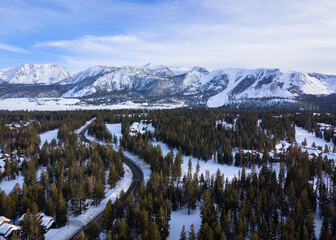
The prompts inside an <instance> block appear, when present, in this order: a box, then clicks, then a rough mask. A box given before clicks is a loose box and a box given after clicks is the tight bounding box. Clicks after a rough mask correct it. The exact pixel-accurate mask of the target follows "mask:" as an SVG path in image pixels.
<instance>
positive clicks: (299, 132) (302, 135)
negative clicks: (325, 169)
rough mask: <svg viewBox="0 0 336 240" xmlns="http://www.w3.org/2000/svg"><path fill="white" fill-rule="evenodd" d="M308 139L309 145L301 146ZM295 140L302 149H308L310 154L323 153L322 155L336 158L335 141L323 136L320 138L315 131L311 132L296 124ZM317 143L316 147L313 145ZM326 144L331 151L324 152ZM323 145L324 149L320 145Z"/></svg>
mask: <svg viewBox="0 0 336 240" xmlns="http://www.w3.org/2000/svg"><path fill="white" fill-rule="evenodd" d="M305 139H306V141H307V146H301V144H302V142H303V141H304V140H305ZM295 141H296V142H297V143H298V145H299V146H301V148H302V151H308V153H309V154H315V155H316V156H317V155H319V154H322V157H324V156H327V157H328V159H336V153H333V152H332V151H333V148H334V143H333V142H327V141H326V140H324V139H322V138H318V137H316V136H315V134H313V133H309V132H308V131H307V130H305V129H303V128H301V127H298V126H295ZM313 143H315V145H316V147H312V144H313ZM325 145H327V146H328V147H329V152H328V153H324V148H325ZM319 146H320V147H322V151H321V150H319V149H318V147H319Z"/></svg>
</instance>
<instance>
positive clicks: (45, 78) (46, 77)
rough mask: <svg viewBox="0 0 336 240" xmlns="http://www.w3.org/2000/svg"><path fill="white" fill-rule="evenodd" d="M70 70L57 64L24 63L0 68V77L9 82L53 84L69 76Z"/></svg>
mask: <svg viewBox="0 0 336 240" xmlns="http://www.w3.org/2000/svg"><path fill="white" fill-rule="evenodd" d="M70 76H71V74H70V71H69V70H67V69H66V68H65V67H63V66H61V65H57V64H24V65H22V66H20V67H13V68H7V69H1V70H0V79H1V80H2V82H3V83H10V84H45V85H49V84H54V83H56V82H59V81H61V80H63V79H65V78H68V77H70Z"/></svg>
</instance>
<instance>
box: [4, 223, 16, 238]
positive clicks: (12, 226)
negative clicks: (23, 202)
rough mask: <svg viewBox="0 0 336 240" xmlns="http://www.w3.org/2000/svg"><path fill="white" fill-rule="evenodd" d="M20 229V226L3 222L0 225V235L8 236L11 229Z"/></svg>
mask: <svg viewBox="0 0 336 240" xmlns="http://www.w3.org/2000/svg"><path fill="white" fill-rule="evenodd" d="M17 230H20V227H18V226H15V225H12V224H9V223H4V224H2V225H1V226H0V235H2V236H5V237H8V236H9V235H10V234H11V233H12V232H13V231H17Z"/></svg>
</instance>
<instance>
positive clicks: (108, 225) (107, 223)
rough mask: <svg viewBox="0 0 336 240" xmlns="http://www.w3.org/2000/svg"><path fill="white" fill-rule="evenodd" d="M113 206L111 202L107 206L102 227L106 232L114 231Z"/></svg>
mask: <svg viewBox="0 0 336 240" xmlns="http://www.w3.org/2000/svg"><path fill="white" fill-rule="evenodd" d="M113 215H114V214H113V205H112V201H111V200H109V201H108V202H107V204H106V208H105V210H104V213H103V217H102V225H103V227H104V229H106V230H112V226H113V221H114V216H113Z"/></svg>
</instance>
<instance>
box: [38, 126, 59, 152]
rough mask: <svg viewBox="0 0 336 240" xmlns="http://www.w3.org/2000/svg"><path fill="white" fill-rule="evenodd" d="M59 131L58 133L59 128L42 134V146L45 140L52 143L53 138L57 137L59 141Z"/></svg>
mask: <svg viewBox="0 0 336 240" xmlns="http://www.w3.org/2000/svg"><path fill="white" fill-rule="evenodd" d="M57 133H58V128H57V129H54V130H51V131H48V132H45V133H42V134H40V138H41V143H40V148H41V147H42V146H43V144H44V143H45V141H47V142H48V143H51V140H53V139H55V140H56V141H57Z"/></svg>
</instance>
